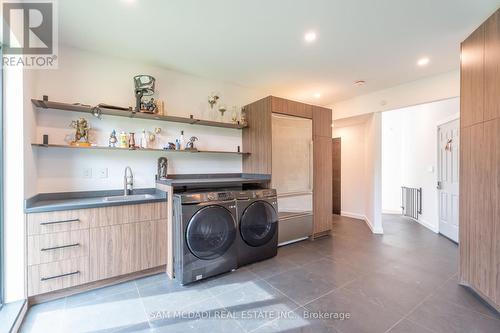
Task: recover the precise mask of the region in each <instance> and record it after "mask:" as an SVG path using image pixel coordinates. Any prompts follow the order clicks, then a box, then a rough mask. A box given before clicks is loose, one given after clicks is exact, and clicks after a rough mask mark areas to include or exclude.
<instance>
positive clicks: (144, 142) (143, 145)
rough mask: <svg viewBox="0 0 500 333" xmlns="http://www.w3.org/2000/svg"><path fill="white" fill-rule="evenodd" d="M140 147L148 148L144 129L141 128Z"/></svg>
mask: <svg viewBox="0 0 500 333" xmlns="http://www.w3.org/2000/svg"><path fill="white" fill-rule="evenodd" d="M141 148H142V149H147V148H148V136H147V135H146V130H144V129H143V130H142V134H141Z"/></svg>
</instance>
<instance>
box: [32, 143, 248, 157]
mask: <svg viewBox="0 0 500 333" xmlns="http://www.w3.org/2000/svg"><path fill="white" fill-rule="evenodd" d="M31 146H33V147H40V148H68V149H88V150H114V151H129V152H143V151H161V152H164V153H176V154H182V153H184V154H233V155H249V154H250V153H242V152H236V151H221V150H168V149H155V148H146V149H144V148H138V149H128V148H113V147H106V146H89V147H81V146H69V145H55V144H49V145H44V144H42V143H32V144H31Z"/></svg>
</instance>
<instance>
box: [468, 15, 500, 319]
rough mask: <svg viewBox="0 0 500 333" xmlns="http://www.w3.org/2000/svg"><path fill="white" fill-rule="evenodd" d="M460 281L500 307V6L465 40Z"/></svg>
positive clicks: (490, 302)
mask: <svg viewBox="0 0 500 333" xmlns="http://www.w3.org/2000/svg"><path fill="white" fill-rule="evenodd" d="M461 59H462V61H461V95H460V103H461V111H460V114H461V120H460V123H461V126H460V127H461V136H460V137H461V142H460V228H459V235H460V237H459V242H460V244H459V246H460V283H461V284H463V285H466V286H468V287H470V288H472V289H473V290H474V291H475V292H476V293H477V294H479V295H480V296H481V297H483V298H484V299H485V300H486V301H487V302H488V303H489V304H491V305H492V306H493V307H495V308H496V309H497V310H499V309H500V205H499V204H498V203H499V197H500V91H499V89H500V10H497V12H496V13H495V14H494V15H492V16H491V17H490V18H489V19H488V20H487V21H486V22H485V23H484V24H482V25H481V26H480V27H479V28H478V29H477V30H476V31H474V32H473V33H472V34H471V35H470V36H469V37H468V38H467V39H466V40H465V41H464V42H463V43H462V55H461Z"/></svg>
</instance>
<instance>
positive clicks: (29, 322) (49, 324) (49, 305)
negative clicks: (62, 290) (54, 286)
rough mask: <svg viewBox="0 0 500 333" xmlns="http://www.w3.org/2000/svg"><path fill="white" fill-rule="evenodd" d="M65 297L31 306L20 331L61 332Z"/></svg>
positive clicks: (33, 332) (32, 332) (36, 332)
mask: <svg viewBox="0 0 500 333" xmlns="http://www.w3.org/2000/svg"><path fill="white" fill-rule="evenodd" d="M65 305H66V300H65V299H60V300H55V301H51V302H46V303H42V304H37V305H34V306H32V307H31V308H30V309H29V311H28V313H27V314H26V317H25V318H24V321H23V324H22V327H21V330H20V331H21V332H31V333H38V332H40V333H45V332H54V333H57V332H63V326H62V322H63V319H64V316H65V314H64V309H65Z"/></svg>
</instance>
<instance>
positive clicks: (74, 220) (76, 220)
mask: <svg viewBox="0 0 500 333" xmlns="http://www.w3.org/2000/svg"><path fill="white" fill-rule="evenodd" d="M69 222H80V219H71V220H61V221H49V222H41V223H40V225H48V224H58V223H69Z"/></svg>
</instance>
